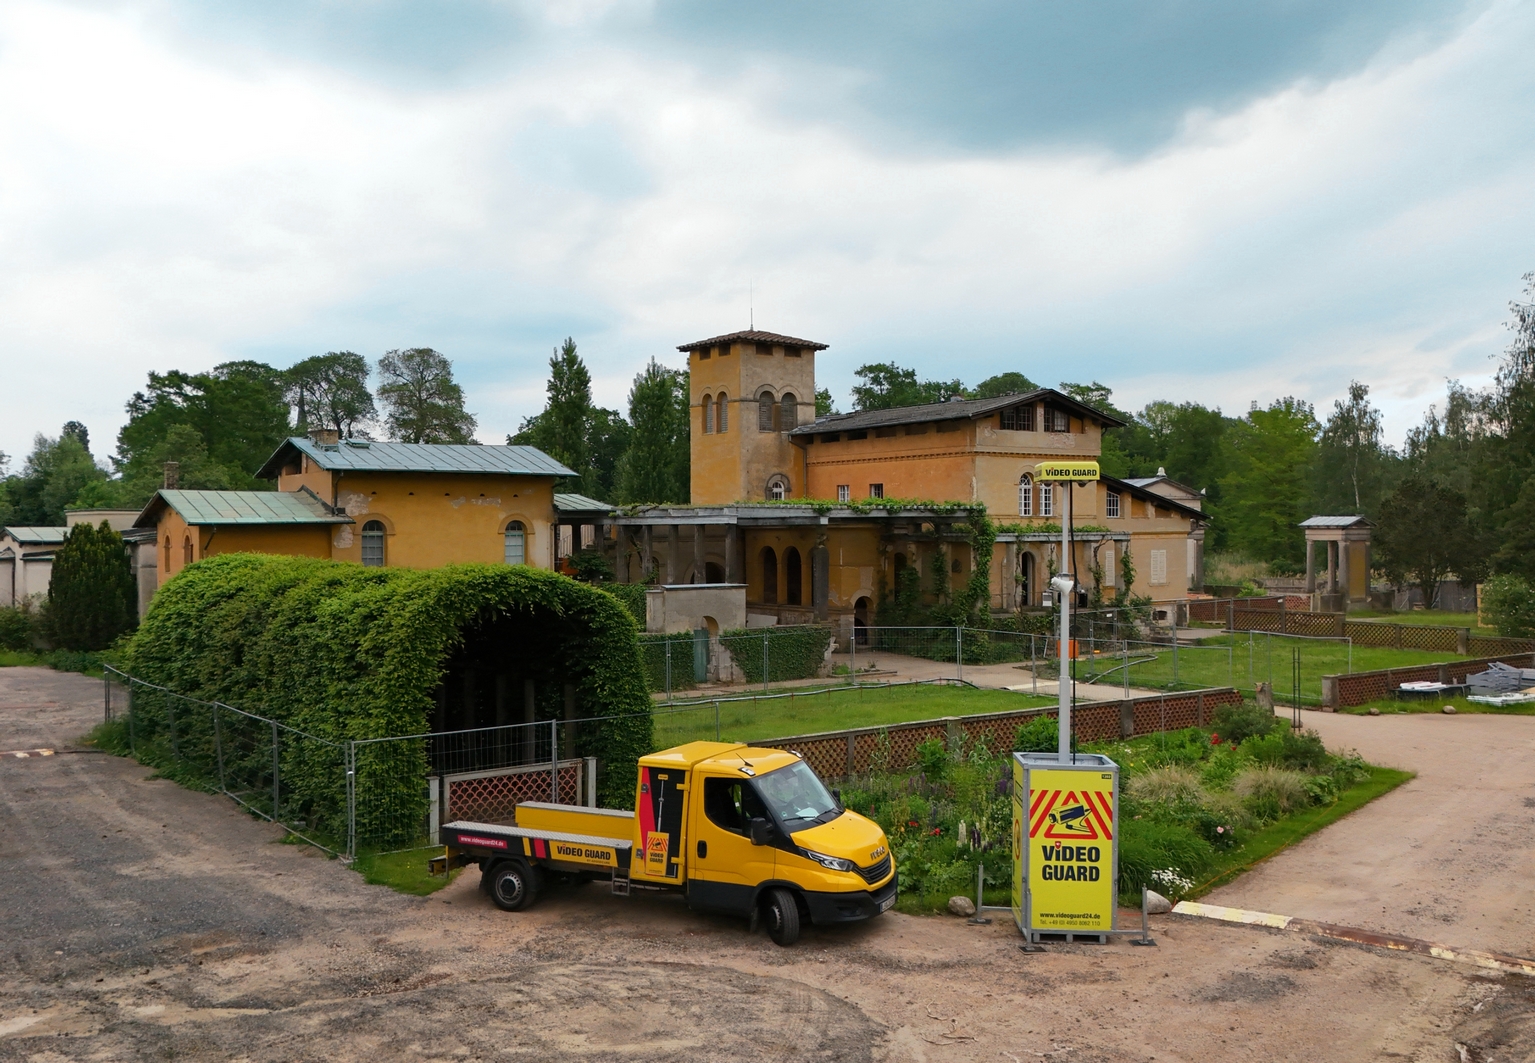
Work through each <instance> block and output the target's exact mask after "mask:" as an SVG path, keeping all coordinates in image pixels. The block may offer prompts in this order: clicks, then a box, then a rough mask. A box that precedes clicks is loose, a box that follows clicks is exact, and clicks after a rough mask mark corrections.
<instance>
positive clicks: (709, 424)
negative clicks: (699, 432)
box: [704, 395, 714, 435]
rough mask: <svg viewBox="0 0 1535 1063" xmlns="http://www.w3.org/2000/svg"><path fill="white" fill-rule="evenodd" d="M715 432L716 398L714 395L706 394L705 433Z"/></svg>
mask: <svg viewBox="0 0 1535 1063" xmlns="http://www.w3.org/2000/svg"><path fill="white" fill-rule="evenodd" d="M713 433H714V399H713V397H712V396H709V395H705V396H704V434H705V435H712V434H713Z"/></svg>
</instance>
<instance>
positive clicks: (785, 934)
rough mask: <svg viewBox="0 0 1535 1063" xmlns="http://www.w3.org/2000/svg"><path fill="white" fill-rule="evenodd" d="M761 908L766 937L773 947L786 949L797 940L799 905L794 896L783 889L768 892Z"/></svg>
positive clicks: (778, 888)
mask: <svg viewBox="0 0 1535 1063" xmlns="http://www.w3.org/2000/svg"><path fill="white" fill-rule="evenodd" d="M762 907H763V909H764V913H765V914H766V916H767V931H768V937H770V938H772V939H773V943H774V944H775V945H783V946H785V947H788V946H789V945H792V944H794V943H795V942H796V941H798V940H799V904H798V903H797V902H796V901H795V900H794V894H792V893H790V892H789V891H788V890H786V889H784V888H783V887H781V886H779V887H774V888H773V889H770V890H768V892H767V898H766V899H765V900H764V901H763V904H762Z"/></svg>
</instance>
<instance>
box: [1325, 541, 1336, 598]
mask: <svg viewBox="0 0 1535 1063" xmlns="http://www.w3.org/2000/svg"><path fill="white" fill-rule="evenodd" d="M1327 593H1328V594H1337V593H1338V542H1337V540H1329V541H1328V543H1327Z"/></svg>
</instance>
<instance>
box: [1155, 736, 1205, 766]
mask: <svg viewBox="0 0 1535 1063" xmlns="http://www.w3.org/2000/svg"><path fill="white" fill-rule="evenodd" d="M1210 749H1211V746H1210V736H1209V735H1207V734H1205V732H1203V731H1201V730H1199V729H1198V728H1196V727H1190V728H1186V729H1185V730H1182V731H1171V732H1168V733H1167V734H1161V735H1158V736H1157V739H1156V742H1155V744H1153V745H1152V746H1151V747H1150V748H1149V749H1147V751H1146V766H1147V767H1150V768H1158V767H1161V766H1163V765H1165V764H1181V765H1183V766H1185V767H1193V766H1194V765H1196V764H1199V763H1200V762H1201V761H1203V760H1204V759H1205V757H1207V756H1209V755H1210Z"/></svg>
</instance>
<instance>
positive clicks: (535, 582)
mask: <svg viewBox="0 0 1535 1063" xmlns="http://www.w3.org/2000/svg"><path fill="white" fill-rule="evenodd" d="M509 623H521V624H523V625H524V627H525V628H526V629H527V630H530V631H536V632H538V639H537V642H536V644H533V643H530V644H528V645H526V646H521V647H519V646H516V645H512V646H510V647H509V650H508V652H512V653H520V654H521V655H522V656H523V657H526V658H527V659H528V661H529V665H528V667H530V668H537V669H538V670H539V674H540V675H542V676H545V677H547V679H548V681H549V682H550V683H559V684H562V685H563V684H571V685H573V686H574V688H575V690H576V697H577V702H578V705H579V706H580V711H579V712H578V715H579V716H582V717H591V716H607V717H613V718H612V719H608V720H604V721H601V722H600V723H598V724H595V725H583V727H582V728H581V730H580V732H579V733H578V738H577V743H576V750H575V753H576V754H577V755H580V756H594V757H597V758H599V761H600V763H601V765H602V769H603V770H602V773H601V777H600V780H599V785H598V797H599V799H600V800H601V801H602V803H604V804H605V805H607V806H608V807H627V806H628V804H629V803H630V802H632V800H633V793H634V771H635V762H636V760H637V759H638V758H639V757H641V756H643V755H644V754H646V753H648V752H650V750H651V743H652V741H653V735H654V730H653V725H652V717H651V714H650V708H651V703H650V696H649V694H648V692H647V690H646V685H645V679H644V674H643V670H642V666H641V662H640V656H639V650H638V644H637V642H636V637H635V636H636V629H635V623H634V620H633V619H632V618H631V617H630V615H629V613H628V611H627V610H626V609H625V608H624V607H623V605H622V604H621V603H620V602H619V601H617V600H616V599H615V598H613V597H612V596H611V595H607V594H603V593H602V592H601V591H598V590H595V589H593V588H592V587H589V586H587V585H586V584H583V583H578V582H576V581H575V580H572V579H568V578H566V577H564V576H560V575H557V574H555V573H551V572H544V571H540V570H537V569H531V568H525V567H522V566H508V565H450V566H447V567H444V568H437V569H426V570H414V569H397V568H364V567H363V566H361V565H355V564H349V563H345V562H337V561H325V560H318V559H313V558H302V557H277V556H272V555H265V554H225V555H220V556H217V557H213V558H209V559H207V560H205V561H201V562H198V563H197V564H195V565H192V566H190V567H188V568H187V569H185V570H183V571H182V572H181V573H179V574H178V575H177V576H176V578H175V579H173V580H171V581H170V582H169V583H167V584H166V585H165V586H164V587H162V588H161V589H160V591H159V593H158V594H157V595H156V596H155V599H154V603H153V605H152V606H151V608H150V610H149V614H148V615H147V616H146V617H145V618H144V621H143V623H142V624H141V625H140V627H139V629H138V632H137V633H136V634H135V635H134V637H133V639H132V641H131V643H130V644H129V646H128V649H127V652H126V654H125V656H124V664H125V668H126V670H127V671H128V672H129V673H130V674H131V675H134V676H136V677H137V678H139V679H143V680H146V681H148V682H151V683H157V684H160V685H162V686H166V687H169V688H170V689H172V690H174V691H177V692H178V693H181V694H186V695H188V696H191V697H195V698H202V699H206V700H210V701H222V702H224V703H226V704H229V705H233V706H235V707H237V708H240V709H244V710H246V711H248V712H253V713H258V714H260V715H262V716H267V717H270V718H272V719H275V720H277V721H279V722H281V723H283V724H286V725H288V726H291V727H294V728H296V729H298V730H300V731H303V732H305V733H307V734H311V735H315V736H316V737H319V738H324V739H328V740H330V741H334V742H341V741H345V740H348V739H366V738H385V737H394V736H400V735H421V734H425V733H426V732H429V731H431V730H432V729H433V728H432V727H431V725H430V724H431V721H432V720H433V718H434V710H435V709H436V707H437V695H438V691H439V690H440V689H441V688H442V687H443V685H444V683H445V682H446V680H447V678H448V671H449V668H450V667H451V666H452V662H453V661H454V659H455V655H456V654H457V655H459V656H460V657H461V656H462V652H463V648H464V646H465V644H466V642H467V641H473V640H475V639H477V638H478V639H481V640H483V632H484V631H486V630H505V628H506V625H507V624H509ZM557 702H558V699H555V700H554V702H553V703H550V701H549V699H541V704H540V712H539V718H540V719H551V718H558V714H559V706H558V703H557ZM157 711H158V712H163V706H161V705H160V703H159V702H158V701H157V700H156V699H154V698H140V699H137V700H136V701H135V705H134V714H135V720H136V721H138V722H139V723H140V724H141V725H142V726H147V727H149V728H154V727H155V725H156V720H155V714H156V712H157ZM519 718H520V717H519ZM199 726H200V724H199V718H197V717H194V718H193V719H192V720H190V721H179V720H178V735H177V738H178V741H179V742H180V743H181V747H182V749H183V751H185V750H186V748H187V747H188V745H189V744H192V745H194V746H195V745H198V744H204V745H206V746H207V747H208V752H209V753H211V752H212V746H213V743H214V741H215V736H214V735H213V733H212V726H211V724H207V725H201V730H199ZM225 741H226V743H227V739H226V740H225ZM368 748H369V749H370V750H372V751H374V752H375V753H376V754H378V755H372V756H369V757H367V758H359V760H358V765H357V814H358V833H359V836H360V837H361V836H363V835H364V834H365V833H366V834H367V835H368V836H370V837H380V838H382V837H385V836H388V837H391V838H392V839H393V840H396V841H398V840H401V838H403V837H404V833H408V832H409V831H411V830H415V829H417V825H419V824H420V823H421V821H422V818H423V817H424V815H425V811H426V807H427V801H428V798H427V793H426V786H425V779H426V775H427V771H428V766H427V754H426V749H425V743H424V742H423V741H414V742H393V743H388V744H387V745H382V746H373V747H368ZM289 757H290V754H289V753H288V752H287V751H286V750H285V751H284V759H283V765H282V767H283V772H284V778H285V779H286V780H289V781H290V782H291V784H292V785H293V786H294V787H295V793H296V794H297V796H298V799H299V800H301V801H302V802H303V803H304V807H305V812H306V814H307V815H308V816H309V817H310V821H311V822H312V823H314V824H315V825H316V826H318V827H321V828H322V829H327V830H329V831H331V833H333V834H334V833H336V830H335V828H336V826H337V818H338V817H340V818H341V820H342V822H343V823H344V817H345V805H346V795H345V777H344V772H342V773H340V774H339V776H338V773H337V772H336V770H335V765H334V764H331V763H324V761H328V760H329V759H330V758H329V757H325V756H321V757H318V758H316V757H314V756H309V757H308V758H307V759H306V756H305V754H304V752H303V751H302V749H301V748H296V749H295V750H293V752H292V754H291V757H292V762H291V763H290V760H289ZM316 760H318V761H320V762H319V763H316V762H314V761H316ZM285 785H288V783H285Z"/></svg>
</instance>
